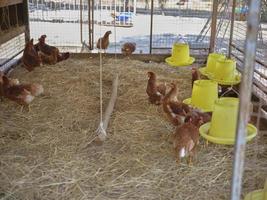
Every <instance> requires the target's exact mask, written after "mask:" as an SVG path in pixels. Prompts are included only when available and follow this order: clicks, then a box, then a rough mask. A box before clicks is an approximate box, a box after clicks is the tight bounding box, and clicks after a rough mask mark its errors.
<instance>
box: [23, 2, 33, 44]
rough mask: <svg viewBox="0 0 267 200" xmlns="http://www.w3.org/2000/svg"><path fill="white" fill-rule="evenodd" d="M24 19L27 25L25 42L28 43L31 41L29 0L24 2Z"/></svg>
mask: <svg viewBox="0 0 267 200" xmlns="http://www.w3.org/2000/svg"><path fill="white" fill-rule="evenodd" d="M23 19H24V24H25V42H26V43H27V42H29V41H30V38H31V34H30V23H29V7H28V0H23Z"/></svg>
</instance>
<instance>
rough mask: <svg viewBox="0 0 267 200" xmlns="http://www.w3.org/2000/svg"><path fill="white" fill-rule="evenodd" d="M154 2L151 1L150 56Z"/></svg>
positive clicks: (150, 52) (150, 50)
mask: <svg viewBox="0 0 267 200" xmlns="http://www.w3.org/2000/svg"><path fill="white" fill-rule="evenodd" d="M153 14H154V0H151V12H150V38H149V54H152V39H153V37H152V35H153Z"/></svg>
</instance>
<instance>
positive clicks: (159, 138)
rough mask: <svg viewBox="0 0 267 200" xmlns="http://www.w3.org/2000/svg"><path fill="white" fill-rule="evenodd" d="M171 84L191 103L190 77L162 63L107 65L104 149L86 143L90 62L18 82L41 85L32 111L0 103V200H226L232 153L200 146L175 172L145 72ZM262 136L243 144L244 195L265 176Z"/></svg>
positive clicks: (92, 87)
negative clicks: (115, 89)
mask: <svg viewBox="0 0 267 200" xmlns="http://www.w3.org/2000/svg"><path fill="white" fill-rule="evenodd" d="M148 70H153V71H155V72H156V73H157V74H158V75H159V79H160V80H161V81H166V82H169V81H171V80H174V79H176V80H178V82H179V88H180V93H179V95H180V96H179V98H180V99H183V98H186V97H188V96H190V92H191V91H190V84H191V80H190V71H189V70H188V69H184V68H179V69H172V68H169V67H168V66H167V65H165V64H157V63H143V62H140V61H134V60H131V61H129V60H128V59H123V60H117V61H115V60H114V59H105V61H104V83H103V84H104V93H103V94H104V105H106V104H107V101H108V99H109V96H110V92H111V84H112V80H113V78H114V75H115V74H116V73H117V72H119V74H120V77H119V81H120V86H119V96H118V99H117V104H116V107H115V112H114V113H113V116H112V119H111V121H110V125H109V129H108V132H109V134H110V135H109V136H108V140H107V141H106V142H105V143H104V145H102V146H96V145H95V144H93V143H90V141H92V140H93V138H94V137H95V130H96V128H97V126H98V123H99V81H98V78H99V62H98V59H89V58H88V59H75V58H72V59H69V60H67V61H65V62H62V63H59V64H57V65H56V66H43V67H40V68H37V69H36V70H35V71H33V72H31V73H28V72H26V71H25V70H24V69H23V68H20V67H19V68H17V69H16V70H15V71H14V72H13V73H12V76H13V77H17V78H19V79H20V80H21V82H37V83H41V84H43V86H44V88H45V95H44V96H42V97H39V98H36V99H35V100H34V102H33V103H32V105H31V110H30V112H26V111H23V112H21V111H20V108H19V106H17V105H16V104H14V103H12V102H9V101H7V100H6V101H5V102H4V103H1V104H0V115H1V121H0V123H1V124H0V125H1V127H0V142H1V145H0V198H3V199H35V200H41V199H49V200H52V199H55V200H59V199H62V200H63V199H64V200H65V199H75V200H76V199H99V200H105V199H149V200H150V199H164V200H165V199H183V200H185V199H199V200H201V199H205V200H207V199H209V200H212V199H216V200H218V199H229V192H230V184H231V165H232V157H233V148H229V147H224V146H216V145H210V146H209V147H207V148H204V147H203V146H200V149H199V152H198V157H197V161H196V162H195V166H193V167H188V166H187V165H186V164H185V163H182V164H180V165H179V166H178V165H177V164H176V162H175V159H174V154H173V149H172V145H171V144H170V143H169V141H168V138H169V135H170V134H171V133H172V132H173V130H174V128H173V127H172V125H171V124H170V123H169V122H168V121H167V120H166V118H165V116H164V114H163V112H162V109H161V107H156V106H153V105H150V104H149V103H148V101H147V97H146V93H145V88H146V81H147V79H146V72H147V71H148ZM266 142H267V139H266V138H259V137H258V138H257V141H254V142H253V143H251V144H249V145H248V150H247V156H248V158H247V161H248V162H247V164H246V173H245V177H244V184H243V185H244V193H247V192H248V191H251V190H253V189H257V188H261V187H262V186H263V182H264V179H265V177H267V166H266V158H267V155H266Z"/></svg>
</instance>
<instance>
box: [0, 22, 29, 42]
mask: <svg viewBox="0 0 267 200" xmlns="http://www.w3.org/2000/svg"><path fill="white" fill-rule="evenodd" d="M24 32H25V26H19V27H16V28H11V29H9V30H8V31H4V32H3V33H2V34H0V44H3V43H5V42H7V41H9V40H11V39H12V38H14V37H16V36H18V35H20V34H22V33H24Z"/></svg>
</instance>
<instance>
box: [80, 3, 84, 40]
mask: <svg viewBox="0 0 267 200" xmlns="http://www.w3.org/2000/svg"><path fill="white" fill-rule="evenodd" d="M82 3H83V1H82V0H80V39H81V44H82V43H83V7H82Z"/></svg>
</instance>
